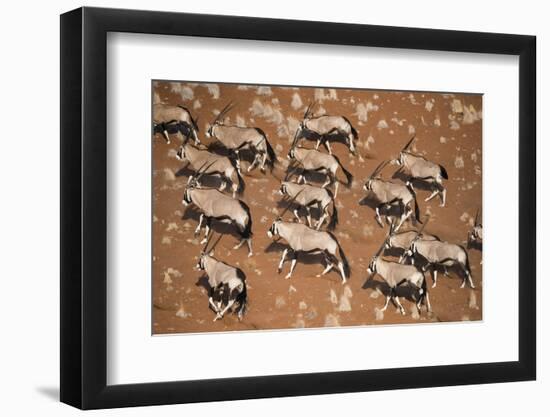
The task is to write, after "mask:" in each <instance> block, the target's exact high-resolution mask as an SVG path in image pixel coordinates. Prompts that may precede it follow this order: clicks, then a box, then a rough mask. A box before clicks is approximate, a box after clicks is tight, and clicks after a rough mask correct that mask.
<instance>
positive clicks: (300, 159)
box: [285, 145, 353, 198]
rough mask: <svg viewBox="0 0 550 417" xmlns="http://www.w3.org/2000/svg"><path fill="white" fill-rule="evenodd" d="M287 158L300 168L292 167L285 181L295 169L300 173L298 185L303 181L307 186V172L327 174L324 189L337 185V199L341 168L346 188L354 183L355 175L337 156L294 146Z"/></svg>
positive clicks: (335, 191) (335, 187)
mask: <svg viewBox="0 0 550 417" xmlns="http://www.w3.org/2000/svg"><path fill="white" fill-rule="evenodd" d="M287 158H288V159H289V160H291V161H292V162H294V163H295V164H297V165H298V166H297V167H296V166H294V164H291V165H290V167H289V168H290V170H289V171H288V173H287V176H286V178H285V181H286V180H287V179H288V178H289V177H290V175H291V174H292V171H293V170H294V169H297V171H298V172H299V174H298V183H301V182H302V181H303V182H304V184H307V181H306V177H305V175H304V174H305V173H306V172H307V171H309V172H319V173H321V174H325V175H326V177H327V179H326V181H325V183H324V184H323V185H322V188H325V187H326V186H327V185H329V184H335V186H334V197H335V198H336V195H337V194H338V181H339V180H338V179H337V177H336V173H337V171H338V169H339V168H341V169H342V171H343V172H344V175H345V176H346V181H347V182H346V184H345V185H346V187H349V186H351V182H352V181H353V175H351V172H349V171H348V170H346V168H344V166H343V165H342V163H341V162H340V160H339V159H338V157H337V156H336V155H327V154H326V153H323V152H321V151H318V150H315V149H306V148H301V147H296V146H294V145H293V146H292V147H291V148H290V151H289V152H288V155H287Z"/></svg>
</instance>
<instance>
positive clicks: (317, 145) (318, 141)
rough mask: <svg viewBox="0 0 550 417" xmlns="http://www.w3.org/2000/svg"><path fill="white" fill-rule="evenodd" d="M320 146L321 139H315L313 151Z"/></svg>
mask: <svg viewBox="0 0 550 417" xmlns="http://www.w3.org/2000/svg"><path fill="white" fill-rule="evenodd" d="M320 144H321V138H319V139H317V143H316V144H315V150H317V149H319V145H320Z"/></svg>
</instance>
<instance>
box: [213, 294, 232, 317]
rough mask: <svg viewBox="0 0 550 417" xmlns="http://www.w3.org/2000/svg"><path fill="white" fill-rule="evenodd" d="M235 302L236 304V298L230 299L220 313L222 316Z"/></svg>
mask: <svg viewBox="0 0 550 417" xmlns="http://www.w3.org/2000/svg"><path fill="white" fill-rule="evenodd" d="M233 304H235V300H234V299H232V300H229V302H228V303H227V305H226V306H225V308H224V309H223V311H222V312H221V313H219V314H220V315H221V317H220V318H222V317H223V316H224V314H225V313H226V312H227V310H229V309H230V308H231V307H233ZM217 317H218V316H216V318H215V319H214V321H216V320H217Z"/></svg>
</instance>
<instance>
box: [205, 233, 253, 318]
mask: <svg viewBox="0 0 550 417" xmlns="http://www.w3.org/2000/svg"><path fill="white" fill-rule="evenodd" d="M212 235H213V233H212ZM222 236H223V235H220V237H219V238H218V240H217V241H216V242H215V243H214V244H213V245H212V247H211V248H210V249H207V248H208V244H209V243H210V240H211V239H212V236H210V237H209V239H208V240H207V241H206V244H205V245H204V248H203V250H202V252H201V253H200V255H199V261H198V263H197V266H196V268H197V269H198V270H199V271H204V272H205V273H206V275H207V277H208V285H209V287H210V289H209V294H208V303H209V305H210V306H212V308H213V309H214V312H215V313H216V317H215V318H214V320H213V321H216V320H220V319H222V318H223V316H224V315H225V313H227V311H228V310H231V311H232V309H233V306H234V305H235V303H237V304H238V308H237V317H238V318H239V321H240V320H242V318H243V315H244V313H245V311H246V306H247V302H248V299H247V291H246V282H245V280H246V277H245V275H244V273H243V271H242V270H241V269H239V268H236V267H234V266H231V265H228V264H226V263H225V262H222V261H219V260H218V259H216V258H215V257H214V248H215V247H216V245H217V244H218V243H219V241H220V239H221V237H222ZM226 291H227V292H228V296H227V304H226V305H225V308H224V306H223V303H224V299H225V292H226ZM214 298H216V300H214Z"/></svg>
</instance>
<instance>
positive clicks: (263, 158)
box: [260, 152, 267, 172]
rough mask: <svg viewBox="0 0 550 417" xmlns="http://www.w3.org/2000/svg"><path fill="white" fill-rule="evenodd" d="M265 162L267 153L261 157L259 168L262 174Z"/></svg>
mask: <svg viewBox="0 0 550 417" xmlns="http://www.w3.org/2000/svg"><path fill="white" fill-rule="evenodd" d="M265 161H267V152H264V154H263V156H262V164H261V166H260V170H261V171H262V172H265Z"/></svg>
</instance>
